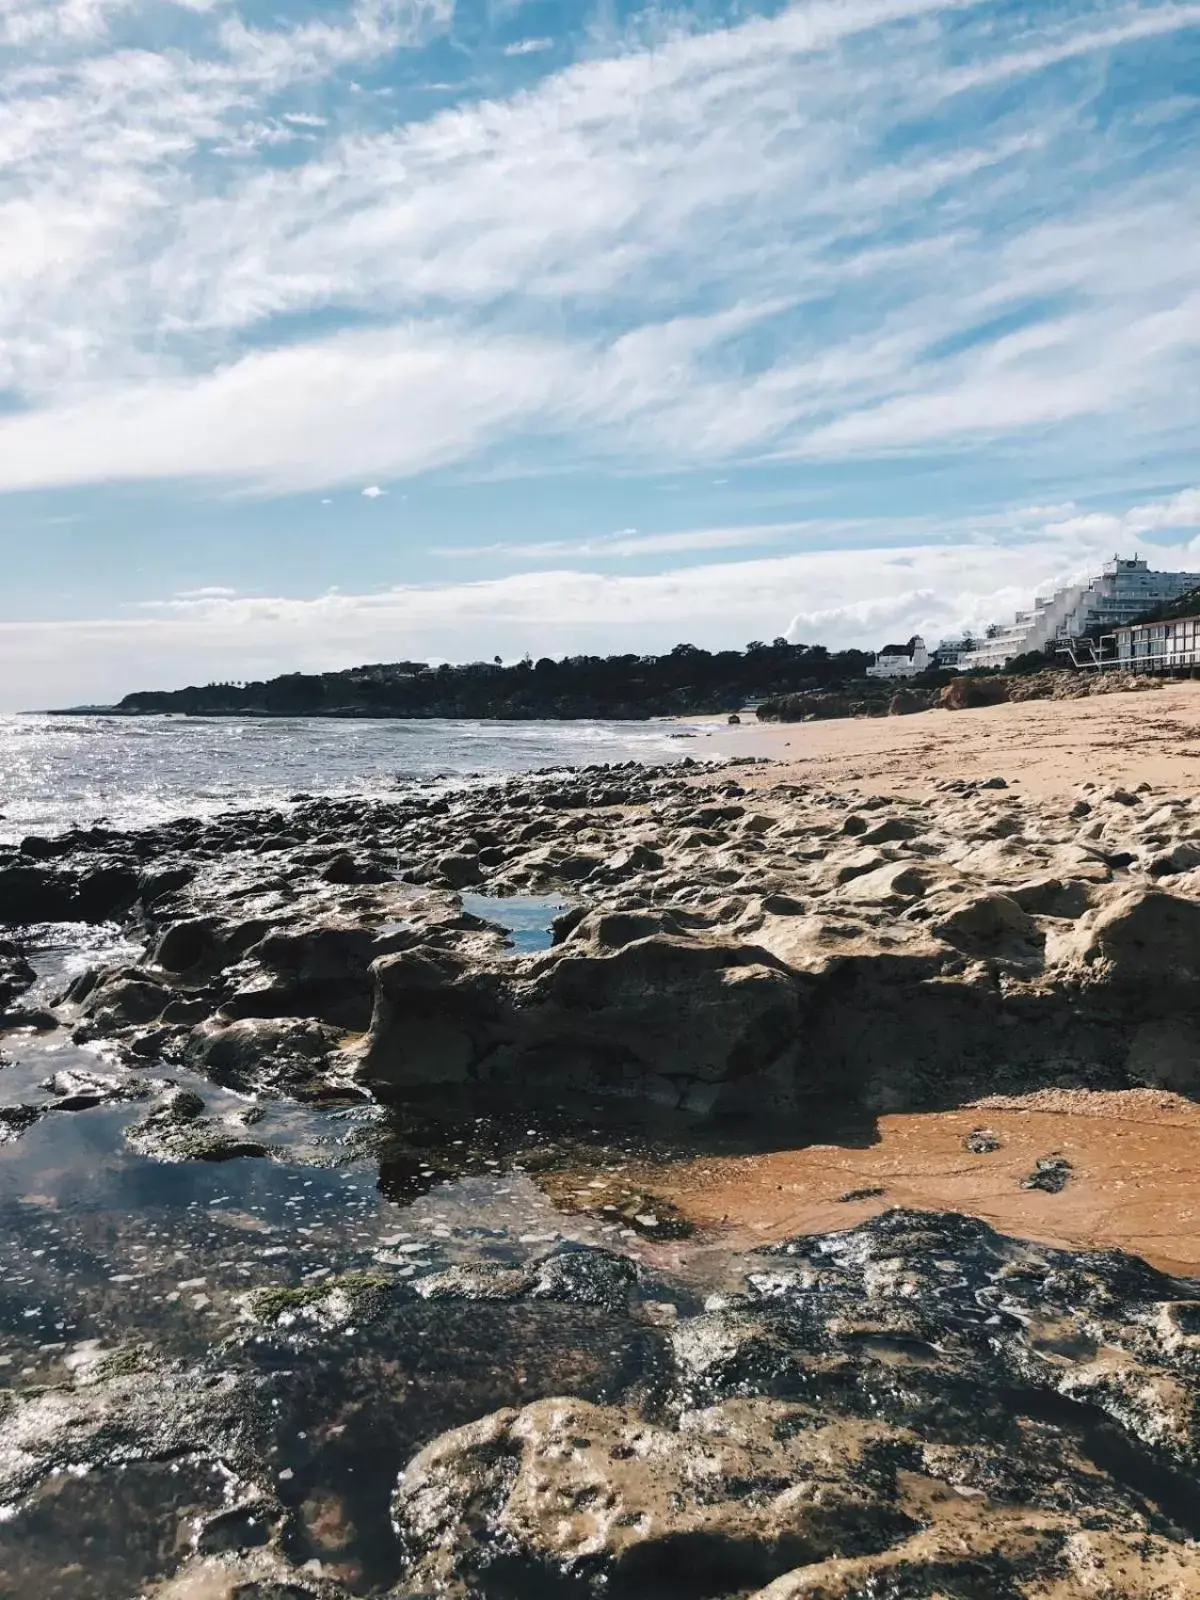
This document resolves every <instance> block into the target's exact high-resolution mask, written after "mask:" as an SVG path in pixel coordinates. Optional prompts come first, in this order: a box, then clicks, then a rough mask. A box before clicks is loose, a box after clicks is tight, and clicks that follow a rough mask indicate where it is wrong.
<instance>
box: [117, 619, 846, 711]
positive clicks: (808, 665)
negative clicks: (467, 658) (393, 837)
mask: <svg viewBox="0 0 1200 1600" xmlns="http://www.w3.org/2000/svg"><path fill="white" fill-rule="evenodd" d="M871 659H872V657H871V653H870V652H869V651H866V650H841V651H831V650H827V649H826V648H825V646H824V645H806V644H789V643H788V641H787V640H786V639H775V640H774V641H773V642H772V643H770V644H766V643H763V642H762V641H760V640H754V641H752V642H751V643H750V644H748V645H747V646H746V648H745V650H719V651H716V652H710V651H708V650H701V649H699V648H697V646H695V645H691V644H680V645H676V646H675V648H674V649H673V650H672V651H670V653H669V654H667V655H662V656H639V655H620V656H567V657H564V658H563V659H562V660H561V661H553V660H551V659H550V657H549V656H544V657H543V658H542V659H541V660H540V661H533V660H531V659H529V658H528V657H527V658H526V659H525V660H524V661H519V662H517V663H516V664H515V665H513V666H504V665H503V664H502V663H501V662H500V661H499V660H498V659H497V660H495V661H490V662H478V661H477V662H471V663H468V664H466V665H462V666H450V665H442V666H438V667H431V666H428V665H426V664H425V663H424V662H419V661H398V662H393V663H391V664H390V665H378V666H364V667H351V668H349V669H348V670H346V671H344V672H321V673H303V672H293V673H288V674H287V675H286V676H284V677H280V678H272V679H270V680H268V681H267V682H264V683H210V684H206V685H204V686H203V687H192V688H188V689H178V690H174V691H146V692H140V693H137V694H130V695H126V696H125V698H124V700H122V701H121V703H120V705H119V706H118V707H117V708H116V709H117V710H118V711H122V712H125V713H128V714H130V715H138V714H143V715H144V714H151V713H165V712H175V713H183V714H185V715H190V716H263V717H310V716H318V717H490V718H503V719H512V720H533V719H537V720H555V719H566V718H572V717H611V718H620V719H626V718H636V717H653V716H672V715H681V714H692V713H718V712H727V711H733V710H736V709H739V708H740V707H742V706H744V705H745V704H746V702H747V701H754V700H759V699H762V698H765V697H770V696H774V695H781V694H794V693H803V692H807V691H812V690H821V689H828V688H830V687H836V686H839V685H842V684H845V683H848V682H851V681H853V680H854V679H858V678H861V677H862V675H863V673H864V671H865V670H866V668H867V666H868V665H869V663H870V661H871Z"/></svg>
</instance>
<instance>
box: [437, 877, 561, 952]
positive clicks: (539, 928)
mask: <svg viewBox="0 0 1200 1600" xmlns="http://www.w3.org/2000/svg"><path fill="white" fill-rule="evenodd" d="M460 899H461V900H462V906H463V910H464V911H469V912H470V914H471V915H472V916H473V917H482V918H483V919H484V921H485V922H492V923H495V925H496V926H497V927H498V928H503V929H504V932H505V933H506V934H507V935H508V938H507V943H508V945H509V947H510V949H511V951H512V954H513V955H516V956H532V955H537V954H539V952H541V951H542V950H549V948H550V946H551V945H552V944H553V942H554V919H555V918H556V917H561V916H562V914H563V912H564V911H568V910H570V906H569V904H568V902H567V901H566V900H563V899H562V898H561V897H560V896H559V895H553V894H521V895H504V896H499V895H494V894H473V893H469V892H468V893H464V894H462V895H461V896H460Z"/></svg>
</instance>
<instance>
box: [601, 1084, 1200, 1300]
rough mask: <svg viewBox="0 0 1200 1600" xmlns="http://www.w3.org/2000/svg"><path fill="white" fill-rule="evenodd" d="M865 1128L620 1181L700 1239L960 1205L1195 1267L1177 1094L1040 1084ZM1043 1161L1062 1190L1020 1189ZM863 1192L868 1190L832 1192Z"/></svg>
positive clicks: (1183, 1123) (777, 1232)
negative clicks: (1056, 1164) (973, 1145)
mask: <svg viewBox="0 0 1200 1600" xmlns="http://www.w3.org/2000/svg"><path fill="white" fill-rule="evenodd" d="M977 1129H986V1130H988V1131H989V1132H990V1133H992V1134H994V1135H996V1136H997V1139H998V1141H999V1148H997V1149H995V1150H993V1151H991V1152H990V1153H983V1154H975V1153H973V1152H972V1151H971V1150H969V1149H968V1148H967V1145H966V1140H967V1138H968V1136H969V1135H970V1134H971V1133H973V1132H974V1131H975V1130H977ZM876 1131H877V1134H878V1142H877V1143H874V1144H871V1145H869V1146H867V1147H866V1148H858V1147H857V1146H856V1144H855V1143H853V1142H851V1141H850V1139H847V1140H846V1142H835V1143H814V1144H810V1145H806V1146H803V1147H801V1148H797V1149H791V1150H778V1151H772V1152H769V1153H767V1154H763V1155H751V1156H716V1157H700V1158H697V1159H695V1160H691V1161H685V1162H679V1163H672V1164H670V1165H665V1166H658V1167H656V1168H646V1169H645V1170H641V1169H633V1170H631V1171H630V1172H629V1173H628V1174H627V1176H628V1178H629V1180H630V1181H633V1182H641V1183H642V1184H644V1186H645V1187H646V1189H647V1190H651V1191H653V1192H654V1193H656V1194H660V1195H663V1196H664V1197H666V1198H667V1199H669V1200H670V1201H671V1202H672V1203H673V1204H674V1205H675V1206H677V1207H678V1209H679V1212H680V1214H681V1215H682V1216H684V1217H685V1218H687V1219H688V1220H689V1221H691V1222H693V1223H695V1224H696V1225H697V1226H698V1227H699V1228H700V1229H701V1230H702V1233H703V1235H704V1237H705V1239H706V1240H707V1241H708V1242H710V1243H711V1242H713V1241H714V1240H717V1239H719V1240H720V1242H721V1244H722V1245H725V1246H730V1247H739V1246H745V1247H750V1248H752V1247H754V1246H755V1245H761V1244H764V1243H767V1242H774V1241H777V1240H780V1239H786V1238H789V1237H791V1236H792V1235H796V1234H802V1233H817V1232H823V1231H826V1230H828V1229H834V1228H843V1227H847V1228H848V1227H852V1226H854V1224H856V1223H858V1222H862V1221H864V1220H865V1219H866V1218H868V1217H871V1216H874V1215H876V1214H877V1213H879V1212H880V1211H883V1210H886V1209H887V1208H888V1207H889V1206H914V1207H918V1208H923V1209H931V1210H943V1209H944V1210H953V1211H963V1212H967V1213H969V1214H970V1215H972V1216H976V1217H980V1218H982V1219H983V1220H984V1221H986V1222H989V1223H991V1224H992V1225H993V1226H994V1227H996V1228H999V1229H1000V1230H1002V1231H1003V1232H1005V1233H1010V1234H1015V1235H1018V1236H1020V1237H1023V1238H1028V1239H1035V1240H1038V1241H1039V1242H1041V1243H1044V1244H1052V1245H1060V1246H1064V1247H1076V1248H1080V1247H1081V1248H1117V1249H1121V1250H1127V1251H1131V1252H1133V1253H1134V1254H1136V1255H1140V1256H1143V1257H1144V1258H1145V1259H1146V1260H1147V1261H1150V1262H1152V1263H1153V1264H1154V1265H1155V1266H1157V1267H1160V1268H1162V1269H1163V1270H1165V1271H1167V1272H1173V1273H1179V1274H1183V1275H1186V1276H1194V1275H1200V1187H1198V1185H1197V1181H1196V1173H1197V1171H1200V1106H1196V1105H1194V1104H1192V1103H1191V1102H1190V1101H1187V1100H1184V1099H1182V1098H1180V1097H1179V1096H1177V1095H1173V1094H1166V1093H1162V1092H1160V1091H1156V1090H1148V1089H1135V1090H1127V1091H1123V1092H1105V1093H1090V1092H1088V1091H1085V1090H1043V1091H1041V1092H1039V1093H1036V1094H1031V1095H1028V1096H1023V1097H1018V1098H1001V1097H993V1098H990V1099H986V1100H983V1101H980V1102H978V1103H976V1104H975V1105H973V1106H970V1107H966V1108H963V1109H961V1110H956V1111H945V1112H929V1113H924V1114H900V1115H891V1116H882V1117H880V1118H879V1119H878V1123H877V1130H876ZM835 1137H836V1135H835ZM1050 1156H1061V1157H1063V1158H1065V1160H1066V1161H1068V1162H1069V1163H1070V1165H1071V1175H1070V1177H1069V1179H1068V1181H1067V1183H1066V1186H1065V1188H1064V1189H1063V1190H1062V1191H1061V1192H1060V1193H1058V1194H1052V1193H1047V1192H1045V1191H1043V1190H1040V1189H1024V1188H1022V1187H1021V1185H1022V1181H1023V1180H1024V1179H1026V1178H1027V1177H1028V1176H1029V1175H1030V1174H1031V1173H1032V1172H1033V1171H1034V1170H1035V1167H1036V1165H1037V1162H1038V1161H1039V1160H1043V1159H1045V1158H1047V1157H1050ZM864 1190H876V1191H879V1192H877V1193H872V1194H867V1195H863V1196H862V1198H857V1199H846V1198H843V1197H845V1196H848V1195H853V1194H856V1193H859V1192H861V1191H864ZM683 1253H684V1254H686V1253H687V1252H686V1251H684V1252H683Z"/></svg>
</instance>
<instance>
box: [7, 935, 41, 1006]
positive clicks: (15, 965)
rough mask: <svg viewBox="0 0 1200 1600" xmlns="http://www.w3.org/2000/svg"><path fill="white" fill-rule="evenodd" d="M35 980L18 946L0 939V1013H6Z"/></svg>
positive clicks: (32, 971) (35, 976)
mask: <svg viewBox="0 0 1200 1600" xmlns="http://www.w3.org/2000/svg"><path fill="white" fill-rule="evenodd" d="M36 978H37V974H36V973H35V972H34V970H33V968H32V967H31V966H30V965H29V962H28V961H27V960H26V958H25V954H24V952H23V951H22V950H21V948H20V946H19V945H15V944H13V943H12V941H11V940H9V939H0V1012H3V1011H6V1010H7V1009H8V1007H9V1006H11V1005H12V1003H13V1001H14V1000H16V999H17V997H18V996H19V995H22V994H24V993H25V991H26V989H28V988H30V987H31V986H32V984H33V983H34V981H35V980H36Z"/></svg>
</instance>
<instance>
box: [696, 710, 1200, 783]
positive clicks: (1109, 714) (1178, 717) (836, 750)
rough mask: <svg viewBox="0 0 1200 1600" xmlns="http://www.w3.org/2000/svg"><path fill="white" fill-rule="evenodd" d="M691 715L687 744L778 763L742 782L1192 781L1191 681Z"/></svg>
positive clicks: (1196, 747)
mask: <svg viewBox="0 0 1200 1600" xmlns="http://www.w3.org/2000/svg"><path fill="white" fill-rule="evenodd" d="M693 725H695V723H693ZM700 726H701V733H700V737H699V738H698V739H697V741H696V746H695V753H696V754H697V755H710V754H713V755H715V754H721V755H730V756H738V755H754V756H768V757H770V758H771V759H772V761H774V762H777V763H779V764H778V765H776V766H772V767H771V768H769V769H764V771H763V772H762V773H760V774H757V775H755V774H753V773H752V772H751V773H749V774H748V775H747V777H746V778H745V779H744V780H743V781H745V782H747V783H756V782H757V783H764V784H766V783H777V782H779V781H781V780H782V781H791V782H797V783H814V782H816V783H821V784H824V785H827V786H828V787H829V788H830V789H842V788H850V787H855V788H859V789H863V790H866V791H868V792H870V793H876V794H902V793H905V792H909V793H912V792H917V793H920V792H922V790H923V789H924V788H925V787H927V786H928V785H929V784H931V783H934V782H937V781H938V780H940V779H944V778H962V777H979V776H981V775H985V774H993V773H994V774H997V775H999V776H1001V777H1004V778H1007V779H1008V781H1009V782H1010V783H1014V784H1020V785H1021V788H1022V790H1023V791H1024V792H1025V793H1028V794H1031V795H1051V794H1062V793H1066V792H1068V791H1070V790H1071V789H1072V788H1073V787H1074V786H1075V785H1076V784H1079V783H1084V782H1093V783H1104V784H1124V785H1128V784H1137V783H1141V782H1147V783H1152V784H1154V786H1155V787H1156V788H1157V787H1159V786H1164V787H1166V788H1168V789H1177V790H1189V791H1194V790H1195V788H1196V786H1197V784H1198V783H1200V682H1197V683H1190V682H1188V683H1172V684H1169V685H1168V686H1167V687H1166V688H1163V689H1146V690H1140V691H1136V692H1132V693H1125V694H1104V695H1094V696H1092V697H1090V698H1089V699H1086V700H1027V701H1024V702H1022V703H1020V704H1015V705H1002V706H985V707H979V708H977V709H975V710H971V711H921V712H918V713H916V714H915V715H913V716H908V717H847V718H842V719H839V720H835V721H829V722H803V723H798V722H790V723H769V724H761V723H756V722H755V721H754V720H753V718H752V717H748V718H747V720H746V721H745V722H743V724H742V725H741V726H740V727H729V726H727V725H726V724H725V723H724V722H723V721H719V722H718V721H713V722H711V723H704V724H701V725H700Z"/></svg>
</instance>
